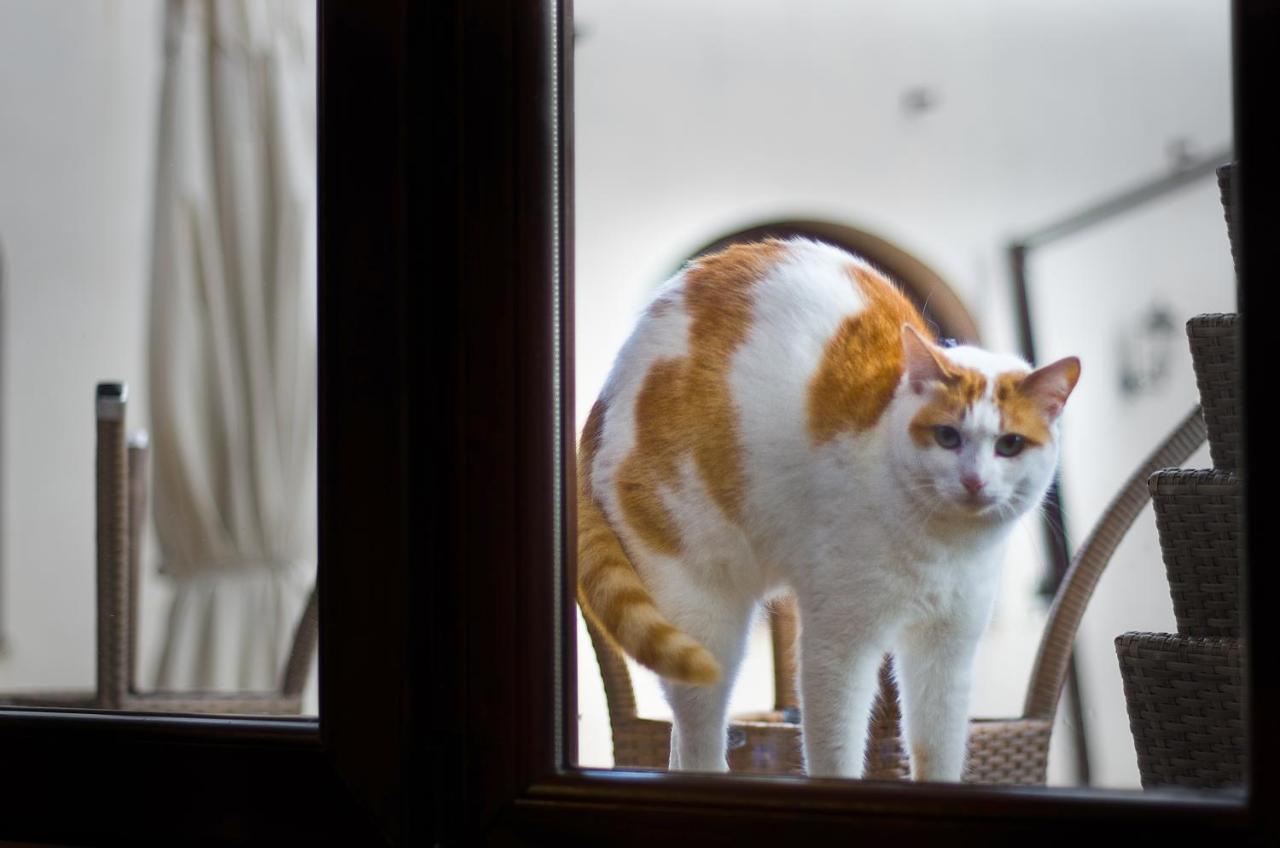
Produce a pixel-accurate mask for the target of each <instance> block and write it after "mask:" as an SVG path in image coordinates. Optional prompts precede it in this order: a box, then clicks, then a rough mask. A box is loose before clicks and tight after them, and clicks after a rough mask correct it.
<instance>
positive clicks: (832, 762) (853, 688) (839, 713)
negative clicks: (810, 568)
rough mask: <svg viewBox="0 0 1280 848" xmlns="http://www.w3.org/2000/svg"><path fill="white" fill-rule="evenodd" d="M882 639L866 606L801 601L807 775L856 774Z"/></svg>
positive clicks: (863, 749) (802, 710) (860, 765)
mask: <svg viewBox="0 0 1280 848" xmlns="http://www.w3.org/2000/svg"><path fill="white" fill-rule="evenodd" d="M886 643H887V638H886V634H885V632H884V629H883V626H882V625H881V624H880V623H879V622H878V621H877V620H876V618H875V616H874V614H869V613H868V611H867V610H860V609H851V608H849V607H848V606H846V605H845V604H842V603H834V602H833V601H832V600H831V599H830V598H825V599H822V598H819V599H809V600H808V601H807V602H806V599H803V598H802V599H801V617H800V701H801V704H800V716H801V721H802V725H803V739H804V759H805V770H806V772H807V773H808V774H809V775H810V776H811V777H861V776H862V773H863V767H864V757H865V753H866V747H867V730H868V723H869V720H870V716H871V706H872V703H873V701H874V699H875V694H876V690H877V688H878V685H879V679H878V677H877V671H878V670H879V668H880V663H881V661H882V660H883V658H884V651H885V647H886Z"/></svg>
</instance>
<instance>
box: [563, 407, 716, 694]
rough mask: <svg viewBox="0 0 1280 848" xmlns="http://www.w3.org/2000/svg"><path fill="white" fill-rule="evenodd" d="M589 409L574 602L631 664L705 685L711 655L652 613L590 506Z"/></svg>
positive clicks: (711, 678)
mask: <svg viewBox="0 0 1280 848" xmlns="http://www.w3.org/2000/svg"><path fill="white" fill-rule="evenodd" d="M597 414H598V413H597V410H592V414H591V418H592V419H597V420H596V421H594V422H593V421H591V420H590V419H589V420H588V423H587V431H586V433H587V434H590V436H588V435H587V434H584V438H583V442H584V444H583V448H584V449H583V450H582V451H580V459H581V460H582V463H581V466H580V468H579V474H578V603H579V604H581V605H582V610H583V613H584V614H586V615H587V616H589V617H590V618H591V619H592V621H594V622H595V623H596V624H597V625H598V626H599V627H600V629H601V630H603V631H604V632H605V633H606V634H607V635H608V636H609V637H610V638H611V639H612V640H613V641H615V642H616V643H617V644H618V646H619V647H621V648H622V650H624V651H626V652H627V653H628V654H630V655H631V656H633V657H635V659H636V662H638V663H640V664H641V665H642V666H645V667H646V668H648V669H651V670H652V671H654V672H656V673H657V674H659V675H661V676H662V677H665V678H667V679H668V680H674V681H676V682H679V683H690V684H695V685H705V684H708V683H715V682H716V681H717V680H719V679H720V663H718V662H716V658H715V657H714V656H712V654H711V652H710V651H708V650H707V649H706V648H704V647H703V646H702V645H700V644H698V642H697V641H695V640H694V639H693V637H691V636H689V635H688V634H687V633H683V632H681V631H680V630H678V629H676V626H675V625H674V624H672V623H671V622H670V621H667V619H666V618H665V617H664V616H663V615H662V613H661V612H659V611H658V608H657V606H656V605H655V604H654V602H653V596H652V595H650V594H649V590H648V589H646V588H645V586H644V583H642V582H641V581H640V575H639V574H637V573H636V569H635V566H634V565H632V563H631V559H630V558H629V557H628V556H627V552H626V551H625V550H623V548H622V543H621V542H620V541H619V540H618V536H617V534H616V533H614V532H613V528H612V527H611V526H610V525H609V520H608V518H606V517H605V515H604V512H603V511H602V510H601V509H600V505H599V504H598V503H596V500H595V497H594V496H593V494H592V492H591V487H590V485H589V484H587V483H586V477H587V473H586V469H588V468H589V467H590V461H591V458H592V454H594V447H595V446H594V444H588V439H589V438H592V440H594V438H598V436H597V434H596V433H592V430H593V429H594V428H593V426H592V425H593V424H595V425H597V426H598V423H599V422H598V418H597Z"/></svg>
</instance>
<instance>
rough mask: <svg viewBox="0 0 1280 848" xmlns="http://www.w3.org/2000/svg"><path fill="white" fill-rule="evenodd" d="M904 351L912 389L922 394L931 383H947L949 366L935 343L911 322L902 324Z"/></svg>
mask: <svg viewBox="0 0 1280 848" xmlns="http://www.w3.org/2000/svg"><path fill="white" fill-rule="evenodd" d="M902 352H903V354H904V356H905V360H906V371H907V379H908V380H909V381H910V383H911V391H913V392H915V393H916V394H920V393H921V392H923V391H924V390H925V387H926V386H928V385H929V384H930V383H945V382H947V380H948V379H949V377H950V373H949V372H948V371H947V367H946V365H945V364H943V362H942V359H941V357H940V356H939V355H938V353H937V352H936V351H935V350H934V348H933V345H931V344H929V342H928V341H926V340H925V339H924V337H923V336H921V335H920V333H919V331H918V330H916V328H915V327H913V326H911V325H910V324H903V325H902Z"/></svg>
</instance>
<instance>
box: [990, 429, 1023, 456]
mask: <svg viewBox="0 0 1280 848" xmlns="http://www.w3.org/2000/svg"><path fill="white" fill-rule="evenodd" d="M1026 446H1027V440H1026V439H1024V438H1023V437H1022V436H1019V435H1018V434H1017V433H1005V434H1004V435H1003V436H1001V437H1000V438H998V439H996V453H997V454H999V455H1000V456H1017V455H1018V454H1020V453H1022V449H1023V448H1024V447H1026Z"/></svg>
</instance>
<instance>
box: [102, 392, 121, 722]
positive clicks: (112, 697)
mask: <svg viewBox="0 0 1280 848" xmlns="http://www.w3.org/2000/svg"><path fill="white" fill-rule="evenodd" d="M127 395H128V389H127V388H126V387H125V385H124V383H99V384H98V388H97V393H96V395H95V403H96V406H97V410H96V412H97V421H98V424H97V432H98V437H97V439H98V440H97V471H96V478H97V479H96V486H97V495H96V510H95V513H96V515H97V548H98V551H97V572H98V578H97V587H98V648H97V667H98V674H97V677H98V697H97V702H96V704H95V706H98V707H100V708H102V709H108V710H118V709H120V708H121V707H122V706H123V703H124V695H125V689H126V686H127V685H128V684H127V681H126V680H125V667H126V665H127V661H126V655H127V652H128V644H129V602H128V599H127V597H126V595H125V593H126V591H127V587H126V585H125V574H126V573H127V569H128V558H129V500H128V498H129V495H128V485H129V467H128V459H127V455H126V450H125V436H124V413H125V401H126V399H127Z"/></svg>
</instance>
